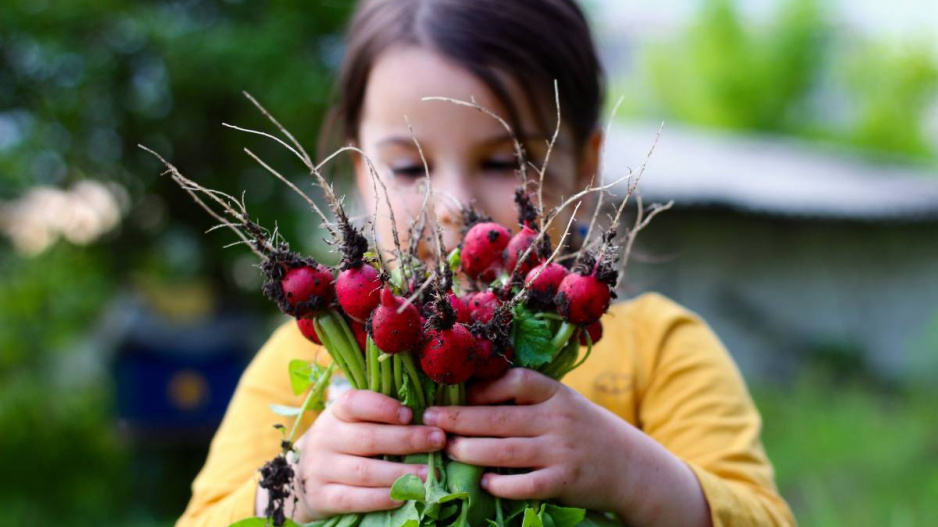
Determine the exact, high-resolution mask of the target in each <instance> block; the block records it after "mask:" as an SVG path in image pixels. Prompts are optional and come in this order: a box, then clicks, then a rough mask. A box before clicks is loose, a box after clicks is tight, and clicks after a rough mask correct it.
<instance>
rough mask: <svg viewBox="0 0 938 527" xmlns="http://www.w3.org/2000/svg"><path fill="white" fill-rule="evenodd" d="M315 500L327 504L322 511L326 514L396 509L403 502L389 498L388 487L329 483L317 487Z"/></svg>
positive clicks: (389, 491) (389, 490) (389, 489)
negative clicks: (326, 508)
mask: <svg viewBox="0 0 938 527" xmlns="http://www.w3.org/2000/svg"><path fill="white" fill-rule="evenodd" d="M315 501H317V502H322V503H324V504H328V510H324V511H322V512H323V513H325V514H326V515H328V516H333V515H336V514H343V513H347V512H372V511H386V510H390V509H396V508H397V507H400V506H401V505H403V502H401V501H396V500H392V499H391V488H390V487H383V488H380V487H376V488H364V487H354V486H351V485H343V484H341V483H330V484H328V485H325V486H323V487H321V488H320V489H319V492H318V496H316V498H315Z"/></svg>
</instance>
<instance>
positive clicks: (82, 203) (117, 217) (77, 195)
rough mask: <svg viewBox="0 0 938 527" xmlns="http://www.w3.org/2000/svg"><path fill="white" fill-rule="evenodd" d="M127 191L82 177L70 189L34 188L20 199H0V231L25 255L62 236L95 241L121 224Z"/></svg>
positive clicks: (74, 240)
mask: <svg viewBox="0 0 938 527" xmlns="http://www.w3.org/2000/svg"><path fill="white" fill-rule="evenodd" d="M126 203H127V193H126V191H125V190H124V189H123V188H122V187H120V186H118V185H115V184H112V183H103V182H101V181H95V180H91V179H88V180H83V181H79V182H78V183H76V184H74V185H72V187H71V188H70V189H67V190H65V189H58V188H54V187H47V186H39V187H33V188H32V189H30V190H29V191H27V192H26V193H25V194H24V195H23V196H21V197H20V198H19V199H16V200H13V201H8V202H0V232H2V233H3V234H5V235H6V236H7V237H8V238H10V241H11V242H12V243H13V246H14V248H16V250H17V251H18V252H20V253H21V254H24V255H26V256H36V255H38V254H40V253H42V252H43V251H45V250H46V249H48V248H49V247H51V246H52V245H53V244H54V243H55V242H57V241H58V240H59V239H60V238H65V239H66V240H68V241H69V242H71V243H74V244H77V245H87V244H90V243H93V242H94V241H95V240H97V239H99V238H100V237H101V236H103V235H104V234H106V233H108V232H110V231H111V230H113V229H114V228H115V227H117V226H118V225H119V224H120V221H121V218H122V217H123V215H124V212H125V211H126V208H127V207H126Z"/></svg>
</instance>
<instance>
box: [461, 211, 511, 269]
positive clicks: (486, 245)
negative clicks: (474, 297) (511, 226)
mask: <svg viewBox="0 0 938 527" xmlns="http://www.w3.org/2000/svg"><path fill="white" fill-rule="evenodd" d="M510 239H511V233H510V232H508V229H506V228H505V227H503V226H501V225H499V224H497V223H494V222H483V223H477V224H475V225H473V226H472V228H470V229H469V231H468V232H466V236H465V237H464V238H463V242H462V249H461V250H460V258H461V264H462V270H463V272H464V273H466V276H468V277H469V278H471V279H473V280H481V281H483V282H491V281H492V280H495V278H497V277H498V273H499V272H501V271H502V269H503V267H504V260H503V259H502V251H504V249H505V247H506V246H507V245H508V241H509V240H510Z"/></svg>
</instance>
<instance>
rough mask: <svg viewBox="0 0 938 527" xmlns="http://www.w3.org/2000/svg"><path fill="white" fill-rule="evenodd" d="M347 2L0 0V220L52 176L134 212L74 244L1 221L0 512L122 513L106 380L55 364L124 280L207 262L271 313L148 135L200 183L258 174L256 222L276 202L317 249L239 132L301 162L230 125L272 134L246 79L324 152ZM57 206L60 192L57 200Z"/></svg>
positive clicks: (269, 222) (299, 235)
mask: <svg viewBox="0 0 938 527" xmlns="http://www.w3.org/2000/svg"><path fill="white" fill-rule="evenodd" d="M351 7H352V5H351V3H350V2H291V1H287V0H269V1H258V2H240V1H236V0H229V1H222V0H185V1H169V2H139V1H138V2H131V1H119V0H95V1H90V0H79V1H75V2H48V1H33V0H11V1H9V2H5V3H4V5H3V7H2V8H0V227H2V226H3V223H4V221H8V220H9V219H10V217H9V216H10V215H13V214H18V213H19V212H18V211H16V210H14V209H13V208H11V207H9V206H7V207H6V209H5V210H4V203H6V204H7V205H9V204H10V203H12V200H14V199H16V198H18V197H20V196H22V195H23V194H24V193H26V192H27V191H28V190H29V189H31V188H35V187H36V186H38V185H48V186H53V187H68V186H71V185H73V184H74V183H75V182H77V181H81V180H85V179H89V178H90V179H95V180H101V181H105V182H108V183H109V184H115V185H118V186H120V187H122V188H123V189H125V191H126V192H125V194H126V196H127V197H128V198H129V199H128V200H127V204H126V211H127V215H126V217H125V218H124V219H123V221H122V222H121V224H120V226H119V227H118V228H117V229H116V230H114V231H112V232H110V233H109V234H108V235H106V236H105V237H104V238H101V239H99V240H96V241H97V243H95V244H93V245H88V246H77V245H71V244H66V243H60V244H58V245H53V246H51V247H50V248H48V249H47V250H46V251H45V252H44V253H41V254H39V255H38V256H35V257H31V256H27V255H24V254H18V253H17V252H16V251H14V250H13V245H12V244H11V243H10V242H9V241H8V240H7V239H5V238H2V237H0V426H2V427H3V429H4V430H6V431H7V432H5V433H4V435H3V438H2V439H0V464H2V465H3V466H4V467H5V469H4V472H5V473H12V474H15V475H16V476H15V478H3V479H4V481H3V482H2V483H3V484H2V485H0V505H2V506H3V508H4V510H5V511H6V512H5V516H4V518H5V520H10V521H11V522H12V523H33V524H36V523H38V524H50V523H52V521H53V519H58V520H59V521H61V520H65V521H66V522H67V523H69V524H75V525H78V524H84V523H88V524H92V523H95V524H101V523H100V522H102V521H103V522H105V523H109V524H113V523H115V522H117V521H119V518H120V517H121V516H122V514H124V513H125V512H126V510H127V508H128V502H127V500H124V499H123V498H122V497H121V496H123V495H122V493H121V492H122V490H121V489H125V488H127V487H126V483H127V481H126V478H127V477H128V475H127V473H126V471H124V470H122V467H124V466H125V465H124V461H125V458H126V455H125V453H123V451H122V449H121V447H120V443H119V442H118V441H117V440H116V437H115V435H114V432H115V431H114V429H113V427H112V424H111V423H110V422H109V419H110V417H109V416H110V414H109V408H110V402H109V395H108V393H109V389H110V384H109V382H108V380H107V378H106V377H98V378H92V379H86V380H85V382H77V383H75V382H61V381H62V379H59V378H57V374H58V377H61V374H62V373H63V371H62V368H61V361H62V360H65V359H66V357H65V356H64V355H67V354H63V353H62V352H63V351H70V350H72V348H73V347H74V343H75V340H76V338H77V337H78V336H80V335H82V334H85V333H87V332H88V330H89V329H90V328H91V327H93V326H94V325H95V324H96V323H97V320H98V318H99V316H100V313H101V311H102V309H103V308H104V307H105V306H106V305H107V303H108V300H109V298H110V297H111V296H112V295H113V294H115V293H118V292H120V291H122V290H124V289H126V288H127V287H128V284H129V283H131V282H136V281H139V280H138V279H139V278H140V277H141V276H143V277H145V278H147V279H153V278H156V279H163V280H189V279H195V278H199V279H207V280H209V281H211V282H212V285H213V286H214V288H215V290H216V291H218V292H219V296H220V298H221V300H222V302H221V303H220V305H224V306H226V307H231V306H238V305H240V306H242V307H245V306H253V307H254V308H258V307H260V308H262V309H264V310H266V312H268V313H273V312H274V309H273V308H272V307H271V306H270V305H268V303H267V302H266V301H265V300H264V299H263V298H262V296H261V295H258V294H257V289H256V288H255V287H254V286H255V285H256V283H257V282H252V280H256V278H254V276H255V273H256V272H257V271H256V270H255V269H252V268H251V265H250V264H251V263H252V260H251V258H252V255H250V253H249V251H247V250H246V249H244V248H234V249H229V250H223V245H225V244H226V243H228V242H230V241H233V240H234V237H233V236H232V235H230V234H222V233H221V232H219V233H213V234H209V235H203V234H202V233H203V231H205V230H206V228H208V227H209V226H211V225H212V223H213V222H212V220H211V219H210V218H208V217H207V215H206V214H205V213H204V211H202V210H201V209H199V208H198V207H197V206H195V205H194V204H193V203H192V202H191V201H190V199H189V198H188V196H186V194H185V193H184V192H183V191H181V190H180V189H178V188H177V187H176V186H175V185H174V184H173V183H172V182H171V181H170V180H169V179H168V178H166V177H160V176H159V173H160V172H161V170H162V167H161V166H160V165H159V164H158V163H157V162H156V161H155V160H154V159H153V158H152V157H150V155H149V154H147V153H145V152H143V151H141V150H139V149H138V147H137V144H138V143H141V144H144V145H146V146H148V147H151V148H153V149H154V150H156V151H158V152H160V153H161V154H162V155H164V157H166V158H167V159H169V160H171V161H172V162H173V163H174V164H176V165H177V166H178V167H179V168H180V169H181V170H182V171H183V172H184V173H185V174H187V175H188V176H190V177H192V178H193V179H196V180H198V181H200V182H201V183H203V184H205V185H206V186H209V187H212V188H217V189H220V190H225V191H228V192H231V193H236V194H239V193H240V191H241V190H246V191H247V198H246V199H247V202H248V205H249V209H250V211H251V212H252V214H253V215H254V216H255V217H256V218H257V219H259V220H260V221H261V223H263V224H264V225H265V226H268V227H271V228H273V227H274V224H273V220H274V219H275V218H276V220H277V227H279V230H280V231H281V232H283V233H284V235H285V236H286V237H287V239H289V240H291V241H296V246H297V247H298V248H299V249H300V250H305V251H313V250H316V249H319V248H321V247H320V246H321V244H320V242H319V238H320V235H318V234H317V231H318V229H316V228H315V227H314V226H315V224H316V223H315V222H314V221H313V220H312V217H311V216H310V215H308V213H307V211H306V205H305V204H304V203H302V202H301V200H299V199H297V198H296V197H295V196H292V195H290V194H289V193H288V192H287V191H286V189H285V188H284V187H283V185H280V184H277V183H275V182H274V181H273V180H272V178H271V177H270V176H268V175H267V174H266V173H265V172H263V170H262V169H260V168H259V167H257V166H256V164H255V163H254V162H253V161H252V160H251V159H250V158H249V157H247V156H246V155H245V154H244V152H243V151H242V148H243V147H245V146H247V147H250V148H251V149H252V150H253V151H255V152H256V153H258V154H259V155H260V156H261V157H262V158H264V159H265V160H267V161H269V162H270V163H271V164H272V165H273V166H275V167H277V168H278V169H280V170H281V171H282V173H284V174H286V175H288V176H289V177H292V178H294V179H295V180H296V181H297V182H301V179H300V178H302V177H304V176H305V173H304V171H303V170H302V167H301V166H300V165H299V164H298V162H297V161H296V160H295V158H292V157H291V156H290V155H288V154H286V153H285V152H284V151H283V149H282V148H280V147H279V146H277V145H275V144H273V143H272V142H271V141H269V140H267V139H265V138H261V137H258V136H253V135H246V134H243V133H240V132H236V131H233V130H230V129H227V128H224V127H222V124H221V123H222V122H228V123H232V124H237V125H242V126H245V127H249V128H259V129H266V130H270V128H269V125H268V124H267V122H266V120H265V119H264V118H263V117H262V116H261V115H260V114H259V112H258V111H257V110H256V109H255V108H254V107H253V106H252V105H251V104H250V103H249V102H248V101H247V100H246V99H245V98H244V97H243V96H242V94H241V91H242V90H246V91H248V92H250V93H251V94H252V95H254V96H255V97H256V98H257V99H258V100H259V101H260V102H261V103H262V104H264V105H265V106H266V107H267V108H268V109H269V110H270V111H271V112H272V113H273V114H274V115H275V116H276V117H277V118H278V119H279V120H280V121H281V122H282V123H283V124H284V125H285V126H286V127H287V128H288V129H290V130H291V132H293V134H294V135H295V136H296V137H297V138H298V139H299V140H300V141H301V142H302V143H303V144H304V145H308V149H309V150H310V151H313V150H314V148H312V146H313V145H315V140H316V135H317V132H318V125H319V123H320V122H321V119H322V116H323V113H324V111H325V109H326V107H327V105H328V104H329V101H330V93H331V86H332V78H333V75H334V68H335V66H336V65H337V63H338V59H339V57H340V55H341V52H342V49H341V36H340V35H341V29H342V26H343V25H344V22H345V20H346V18H347V16H348V14H349V12H350V9H351ZM305 181H309V180H308V179H307V180H305ZM301 186H302V185H301ZM58 213H60V211H58V210H57V209H56V206H55V202H54V203H53V206H51V208H50V210H46V211H44V212H43V214H45V215H53V216H54V215H56V214H58ZM4 214H7V217H6V219H4ZM311 227H312V228H311ZM143 281H146V280H143ZM236 284H238V285H240V288H239V287H237V286H236ZM57 365H58V370H56V368H57ZM65 373H66V374H67V375H66V377H67V376H68V375H78V373H76V372H73V371H70V370H67V368H66V371H65ZM88 380H90V381H91V383H90V384H89V383H88V382H87V381H88ZM9 471H12V472H9ZM125 497H126V496H125ZM14 505H15V506H14Z"/></svg>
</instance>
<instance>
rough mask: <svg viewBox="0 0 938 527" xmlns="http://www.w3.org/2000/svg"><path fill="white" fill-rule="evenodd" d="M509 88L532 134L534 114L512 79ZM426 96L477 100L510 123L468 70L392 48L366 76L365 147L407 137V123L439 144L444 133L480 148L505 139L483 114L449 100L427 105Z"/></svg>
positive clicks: (423, 52) (421, 52) (425, 52)
mask: <svg viewBox="0 0 938 527" xmlns="http://www.w3.org/2000/svg"><path fill="white" fill-rule="evenodd" d="M505 84H506V88H507V90H508V92H509V96H510V97H511V98H512V100H513V101H515V103H516V105H517V106H518V108H517V111H518V113H519V118H520V120H521V124H522V126H524V127H525V128H526V129H531V128H532V127H533V126H534V120H533V115H532V114H531V110H530V108H529V104H527V101H526V100H525V98H524V95H523V92H522V90H520V89H519V88H518V87H517V84H516V83H515V82H512V81H511V79H505ZM424 97H448V98H452V99H459V100H464V101H469V100H471V99H475V101H476V102H478V103H479V104H480V105H482V106H484V107H486V108H489V109H491V110H492V111H494V112H496V113H497V114H499V115H501V116H502V117H504V118H506V119H507V114H508V112H507V110H506V109H505V107H504V105H503V104H502V103H501V101H500V100H499V99H498V98H497V97H496V96H495V94H494V93H492V91H491V90H490V89H489V88H488V86H487V85H486V84H485V83H484V82H483V81H482V80H481V79H479V78H478V77H476V76H475V75H474V74H473V73H472V72H470V71H469V70H467V69H465V68H463V67H461V66H460V65H459V64H457V63H455V62H453V61H451V60H450V59H448V58H446V57H444V56H442V55H440V54H439V53H436V52H434V51H432V50H430V49H427V48H422V47H416V46H414V47H403V48H393V49H389V50H387V51H385V52H384V53H383V54H381V55H380V56H379V57H378V59H377V60H376V62H375V64H374V66H373V67H372V70H371V72H370V75H369V77H368V84H367V87H366V90H365V98H364V106H363V108H362V114H361V116H362V117H361V123H360V134H361V137H360V139H361V140H362V142H363V143H368V142H370V141H381V140H382V139H383V138H384V137H385V136H388V135H401V134H403V135H404V136H409V134H410V131H409V130H408V128H407V120H409V121H410V123H411V125H412V126H413V128H414V132H415V134H417V136H418V137H420V138H422V140H426V138H432V139H439V138H440V134H444V133H445V134H444V135H445V137H454V136H458V138H459V139H460V140H461V141H467V142H472V143H474V144H480V143H485V142H491V141H492V140H494V139H496V138H499V137H504V136H505V135H506V132H505V129H504V128H503V127H502V125H500V124H499V123H498V122H497V121H496V120H495V119H493V118H491V117H490V116H488V115H485V114H484V113H482V112H479V111H476V110H474V109H472V108H468V107H465V106H458V105H456V104H452V103H449V102H445V101H423V100H422V99H423V98H424ZM405 116H406V119H407V120H405Z"/></svg>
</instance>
